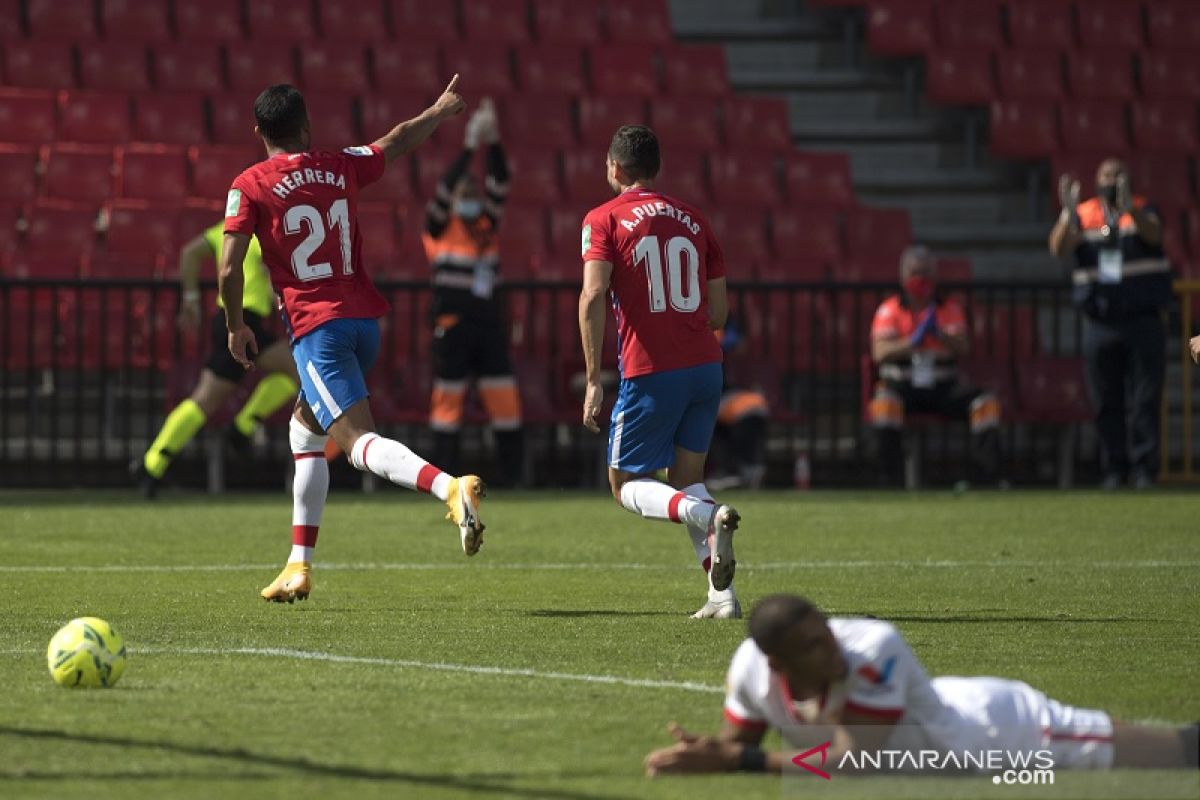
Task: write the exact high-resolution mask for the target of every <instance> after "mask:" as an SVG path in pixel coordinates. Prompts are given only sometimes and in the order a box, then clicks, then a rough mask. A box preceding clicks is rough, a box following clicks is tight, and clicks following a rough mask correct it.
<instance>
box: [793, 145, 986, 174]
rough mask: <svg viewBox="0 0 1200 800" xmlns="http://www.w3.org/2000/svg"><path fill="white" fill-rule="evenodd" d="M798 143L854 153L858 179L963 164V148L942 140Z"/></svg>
mask: <svg viewBox="0 0 1200 800" xmlns="http://www.w3.org/2000/svg"><path fill="white" fill-rule="evenodd" d="M797 144H799V145H800V147H802V148H804V149H805V150H817V151H835V152H842V153H846V154H848V155H849V156H850V163H851V165H852V168H853V170H854V176H855V179H856V180H857V179H858V177H859V176H869V175H874V174H887V173H889V172H891V171H894V170H896V169H899V168H903V169H905V170H908V171H912V170H914V169H917V170H924V171H927V172H930V173H933V172H937V171H939V170H941V169H944V168H946V167H951V168H953V167H961V166H962V165H963V164H962V162H963V157H962V154H961V148H960V147H958V146H955V145H947V144H942V143H940V142H935V141H933V142H920V141H915V142H864V141H847V140H845V139H837V138H833V139H831V138H827V137H822V138H813V139H807V138H803V137H800V138H798V139H797Z"/></svg>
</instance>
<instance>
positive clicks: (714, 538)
mask: <svg viewBox="0 0 1200 800" xmlns="http://www.w3.org/2000/svg"><path fill="white" fill-rule="evenodd" d="M741 519H742V518H741V515H739V514H738V512H737V510H736V509H735V508H734V507H733V506H725V505H721V506H717V510H716V511H714V512H713V515H712V520H711V521H709V523H708V547H709V552H710V553H712V568H711V571H710V572H709V574H708V577H709V580H710V581H712V587H713V588H714V589H716V590H717V591H718V592H719V591H722V590H724V589H728V588H729V584H731V583H733V571H734V569H736V568H737V561H735V560H734V558H733V532H734V531H736V530H737V528H738V523H739V522H741Z"/></svg>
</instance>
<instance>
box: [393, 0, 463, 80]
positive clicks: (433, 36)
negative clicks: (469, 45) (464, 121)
mask: <svg viewBox="0 0 1200 800" xmlns="http://www.w3.org/2000/svg"><path fill="white" fill-rule="evenodd" d="M391 2H392V25H393V27H394V28H395V31H396V38H398V39H400V41H402V42H413V41H425V42H453V41H457V40H458V38H459V33H458V14H457V12H456V8H457V6H458V4H457V3H447V2H445V0H391ZM456 70H457V68H456V67H455V68H452V69H451V74H453V73H454V72H455V71H456ZM446 80H449V78H447V79H446Z"/></svg>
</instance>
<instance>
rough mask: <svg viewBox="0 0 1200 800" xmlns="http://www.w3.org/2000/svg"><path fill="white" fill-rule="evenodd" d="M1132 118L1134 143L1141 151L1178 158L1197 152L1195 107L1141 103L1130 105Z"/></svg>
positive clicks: (1198, 149)
mask: <svg viewBox="0 0 1200 800" xmlns="http://www.w3.org/2000/svg"><path fill="white" fill-rule="evenodd" d="M1132 118H1133V137H1134V141H1136V142H1137V146H1138V147H1139V148H1140V149H1142V150H1148V151H1153V152H1157V153H1180V154H1185V153H1195V152H1197V151H1200V143H1198V142H1197V139H1196V106H1195V103H1184V104H1180V103H1178V102H1175V101H1171V100H1157V101H1156V100H1145V101H1142V102H1140V103H1134V104H1133V108H1132Z"/></svg>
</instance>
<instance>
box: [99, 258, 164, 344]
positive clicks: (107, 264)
mask: <svg viewBox="0 0 1200 800" xmlns="http://www.w3.org/2000/svg"><path fill="white" fill-rule="evenodd" d="M122 235H123V234H122ZM173 260H174V259H171V258H170V257H169V256H168V254H167V253H165V252H163V253H116V252H109V251H108V249H107V248H104V249H100V250H93V251H92V252H90V253H85V254H84V257H83V273H84V275H86V276H87V277H89V278H93V279H95V278H106V279H114V278H115V279H119V280H148V279H151V278H157V277H161V276H162V274H163V273H164V272H165V270H166V268H167V264H168V263H169V262H170V261H173ZM85 327H86V326H85ZM96 327H98V326H96ZM110 335H111V334H110Z"/></svg>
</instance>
